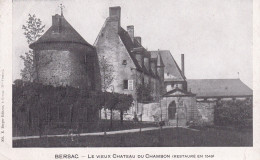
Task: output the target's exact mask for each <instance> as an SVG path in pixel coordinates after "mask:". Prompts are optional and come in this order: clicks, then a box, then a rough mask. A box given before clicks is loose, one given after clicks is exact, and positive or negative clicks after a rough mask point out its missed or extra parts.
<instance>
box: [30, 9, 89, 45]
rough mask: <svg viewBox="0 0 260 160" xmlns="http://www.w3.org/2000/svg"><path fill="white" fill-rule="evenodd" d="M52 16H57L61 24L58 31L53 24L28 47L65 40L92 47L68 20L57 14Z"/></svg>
mask: <svg viewBox="0 0 260 160" xmlns="http://www.w3.org/2000/svg"><path fill="white" fill-rule="evenodd" d="M53 18H59V19H60V23H59V25H60V26H61V28H60V31H59V32H57V31H55V26H54V25H53V24H52V26H51V27H50V28H49V29H48V30H47V31H46V32H45V33H44V34H43V35H42V36H41V37H40V38H39V39H38V40H37V41H36V42H34V43H32V44H31V45H30V46H29V47H30V48H34V46H36V45H38V44H41V43H55V42H66V43H78V44H82V45H87V46H89V47H93V46H92V45H90V44H89V43H88V42H87V41H85V40H84V38H83V37H81V35H80V34H79V33H78V32H77V31H76V30H75V29H74V28H73V27H72V26H71V25H70V24H69V23H68V21H67V20H66V19H65V18H64V17H63V16H60V15H58V14H56V15H55V16H54V17H53Z"/></svg>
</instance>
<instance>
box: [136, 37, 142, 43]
mask: <svg viewBox="0 0 260 160" xmlns="http://www.w3.org/2000/svg"><path fill="white" fill-rule="evenodd" d="M135 39H136V40H137V42H138V43H139V44H141V45H142V38H141V37H135Z"/></svg>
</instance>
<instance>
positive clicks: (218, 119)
mask: <svg viewBox="0 0 260 160" xmlns="http://www.w3.org/2000/svg"><path fill="white" fill-rule="evenodd" d="M252 116H253V104H252V99H248V100H236V101H233V100H231V101H220V102H218V104H217V107H216V109H215V124H217V125H235V126H242V127H243V126H251V125H252V118H253V117H252Z"/></svg>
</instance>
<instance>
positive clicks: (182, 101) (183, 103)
mask: <svg viewBox="0 0 260 160" xmlns="http://www.w3.org/2000/svg"><path fill="white" fill-rule="evenodd" d="M173 101H174V102H175V104H176V113H177V114H176V115H175V118H174V119H170V118H169V115H168V108H169V105H170V104H171V103H173ZM161 106H162V114H163V115H162V117H163V120H164V121H166V122H168V124H169V125H176V123H177V117H178V125H179V126H186V125H187V122H190V121H194V120H196V119H197V117H198V110H197V106H196V99H195V97H164V98H163V99H162V101H161Z"/></svg>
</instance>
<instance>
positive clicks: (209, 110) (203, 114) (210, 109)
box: [197, 101, 216, 125]
mask: <svg viewBox="0 0 260 160" xmlns="http://www.w3.org/2000/svg"><path fill="white" fill-rule="evenodd" d="M215 106H216V102H211V101H207V102H197V107H198V111H199V112H198V113H199V114H198V123H199V124H200V125H214V108H215Z"/></svg>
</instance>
